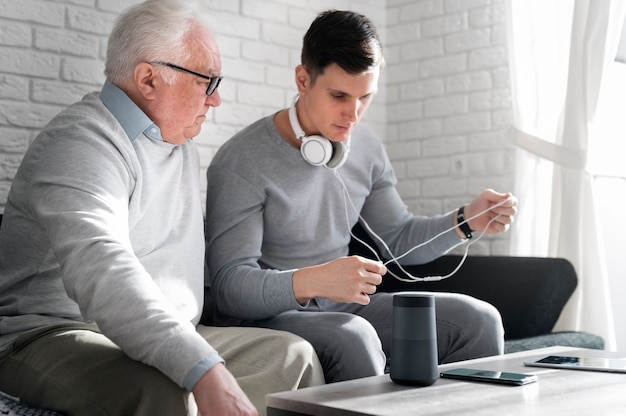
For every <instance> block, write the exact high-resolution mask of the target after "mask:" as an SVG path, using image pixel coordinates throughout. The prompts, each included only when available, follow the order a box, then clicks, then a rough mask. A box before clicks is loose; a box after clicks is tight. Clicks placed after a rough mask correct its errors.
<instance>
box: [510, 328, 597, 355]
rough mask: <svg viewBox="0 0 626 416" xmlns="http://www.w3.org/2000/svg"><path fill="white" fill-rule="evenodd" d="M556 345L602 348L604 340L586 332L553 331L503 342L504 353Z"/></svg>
mask: <svg viewBox="0 0 626 416" xmlns="http://www.w3.org/2000/svg"><path fill="white" fill-rule="evenodd" d="M556 345H560V346H563V347H576V348H592V349H596V350H602V349H604V340H603V339H602V337H599V336H597V335H593V334H589V333H587V332H554V333H551V334H545V335H537V336H534V337H529V338H521V339H513V340H507V341H505V342H504V353H505V354H508V353H511V352H518V351H526V350H534V349H537V348H545V347H553V346H556Z"/></svg>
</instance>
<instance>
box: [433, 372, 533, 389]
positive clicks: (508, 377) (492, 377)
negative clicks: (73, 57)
mask: <svg viewBox="0 0 626 416" xmlns="http://www.w3.org/2000/svg"><path fill="white" fill-rule="evenodd" d="M441 377H447V378H455V379H459V380H470V381H485V382H491V383H502V384H510V385H515V386H521V385H524V384H528V383H532V382H534V381H537V376H536V375H533V374H522V373H510V372H506V371H490V370H476V369H472V368H455V369H452V370H447V371H443V372H442V373H441Z"/></svg>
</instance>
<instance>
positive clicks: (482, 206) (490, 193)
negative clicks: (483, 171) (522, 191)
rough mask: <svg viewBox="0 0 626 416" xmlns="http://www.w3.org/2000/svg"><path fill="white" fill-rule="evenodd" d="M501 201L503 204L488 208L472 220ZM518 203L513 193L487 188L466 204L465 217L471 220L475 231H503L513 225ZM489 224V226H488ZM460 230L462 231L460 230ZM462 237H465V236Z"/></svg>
mask: <svg viewBox="0 0 626 416" xmlns="http://www.w3.org/2000/svg"><path fill="white" fill-rule="evenodd" d="M507 199H508V200H507ZM503 201H506V202H503ZM502 202H503V203H502ZM500 203H502V205H500V206H498V207H495V208H493V209H491V210H488V211H487V212H484V213H483V214H482V215H480V216H478V217H476V218H473V219H471V220H470V218H472V217H474V216H475V215H478V214H480V213H481V212H483V211H485V210H487V209H488V208H490V207H493V206H495V205H498V204H500ZM516 205H517V198H515V196H513V194H511V193H506V194H502V193H499V192H496V191H494V190H493V189H486V190H484V191H483V192H481V193H480V194H479V195H478V196H477V197H476V198H475V199H474V200H473V201H472V202H470V203H469V205H466V206H465V213H464V214H465V219H466V220H469V221H468V224H469V226H470V228H471V229H472V230H474V231H478V232H483V231H485V233H487V234H494V233H501V232H504V231H506V230H508V229H509V227H510V226H511V223H512V222H513V220H514V219H515V214H516V213H517V208H516ZM496 217H497V218H496ZM494 218H495V220H494V221H493V222H492V223H491V224H489V221H491V220H492V219H494ZM487 224H489V227H487ZM486 227H487V228H486ZM485 228H486V229H485ZM457 231H458V229H457ZM458 232H459V233H460V231H458ZM461 234H462V233H461ZM462 238H465V237H464V236H463V237H462Z"/></svg>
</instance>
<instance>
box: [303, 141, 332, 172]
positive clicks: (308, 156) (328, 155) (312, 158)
mask: <svg viewBox="0 0 626 416" xmlns="http://www.w3.org/2000/svg"><path fill="white" fill-rule="evenodd" d="M300 153H302V157H303V158H304V160H306V161H307V162H308V163H310V164H311V165H313V166H324V165H326V164H327V163H328V162H329V161H330V160H331V159H332V158H333V153H334V151H333V144H332V143H331V141H330V140H328V139H327V138H325V137H322V136H306V137H303V138H302V146H300Z"/></svg>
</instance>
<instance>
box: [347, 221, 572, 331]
mask: <svg viewBox="0 0 626 416" xmlns="http://www.w3.org/2000/svg"><path fill="white" fill-rule="evenodd" d="M357 235H358V236H359V238H363V237H364V236H363V235H362V231H360V232H359V234H357ZM366 241H367V240H366ZM370 241H371V240H369V241H368V244H369V242H370ZM359 246H360V247H359ZM350 247H351V254H359V255H364V256H365V257H370V258H371V257H372V254H371V253H368V251H367V249H364V248H363V247H362V245H361V244H359V243H358V242H356V241H353V243H352V244H351V245H350ZM461 258H462V256H459V255H445V256H442V257H440V258H438V259H436V260H434V261H432V262H430V263H427V264H422V265H411V266H404V268H405V269H406V270H407V271H408V272H409V273H411V274H412V275H413V276H418V277H419V276H442V275H447V274H449V273H450V272H452V271H453V270H454V269H455V268H456V267H457V265H458V264H459V263H460V261H461ZM389 268H390V270H391V271H393V272H394V273H396V274H398V275H399V276H402V274H401V272H399V271H397V268H395V266H393V265H390V267H389ZM577 283H578V278H577V276H576V271H575V269H574V267H573V266H572V264H571V263H570V262H569V261H567V260H565V259H561V258H547V257H512V256H468V257H467V259H466V260H465V263H464V264H463V266H461V268H460V269H459V271H458V272H457V273H456V274H455V275H453V276H451V277H449V278H448V279H444V280H441V281H434V282H414V283H405V282H401V281H399V280H397V279H395V278H394V277H393V276H391V275H389V274H387V275H386V276H385V277H384V278H383V283H382V284H381V285H380V286H379V288H378V291H382V292H397V291H405V290H422V291H433V292H453V293H463V294H467V295H470V296H473V297H475V298H477V299H481V300H484V301H486V302H488V303H490V304H492V305H493V306H495V307H496V308H497V309H498V310H499V311H500V314H501V315H502V321H503V324H504V330H505V339H519V338H526V337H531V336H536V335H543V334H548V333H550V332H551V331H552V328H553V327H554V324H555V323H556V321H557V319H558V318H559V316H560V314H561V311H562V310H563V307H564V306H565V303H566V302H567V301H568V299H569V298H570V296H571V295H572V293H573V292H574V289H575V288H576V285H577Z"/></svg>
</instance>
